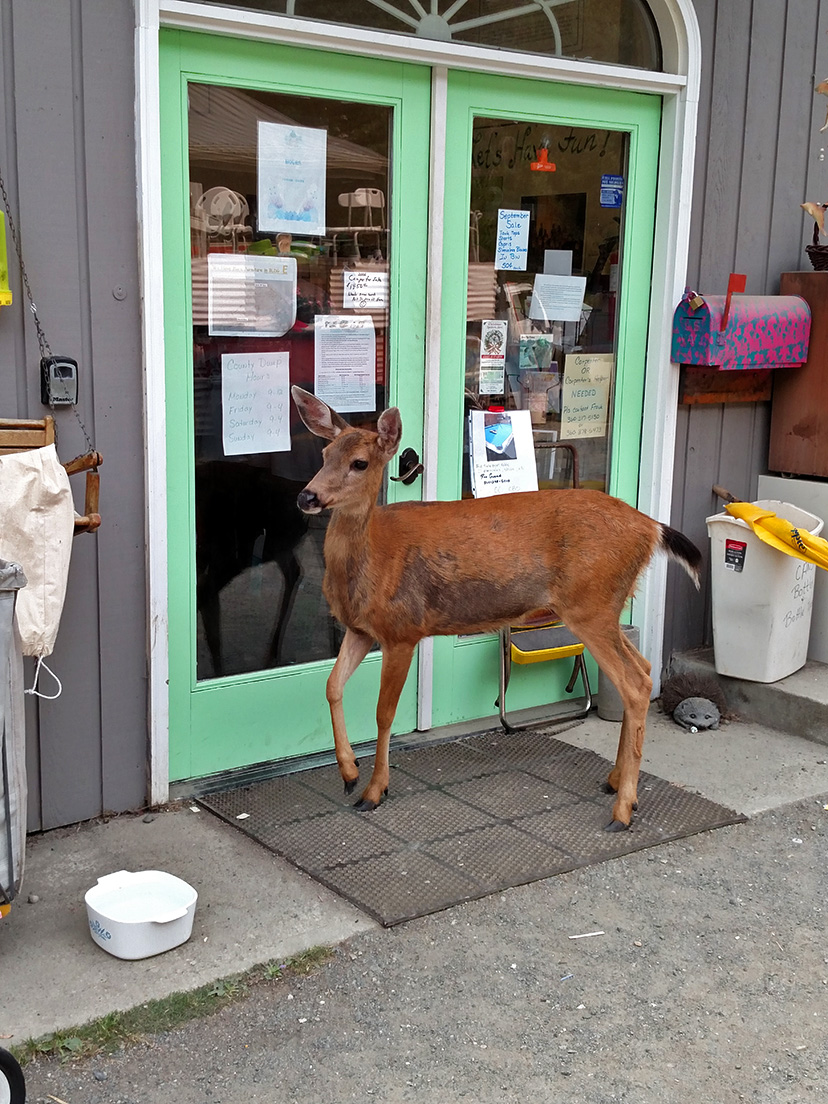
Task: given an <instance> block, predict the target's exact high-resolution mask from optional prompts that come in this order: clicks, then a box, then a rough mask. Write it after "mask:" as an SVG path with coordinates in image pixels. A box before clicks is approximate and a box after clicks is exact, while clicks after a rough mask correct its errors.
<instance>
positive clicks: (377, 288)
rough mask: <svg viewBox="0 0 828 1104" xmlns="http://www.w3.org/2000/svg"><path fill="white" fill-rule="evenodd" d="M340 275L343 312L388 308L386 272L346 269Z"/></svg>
mask: <svg viewBox="0 0 828 1104" xmlns="http://www.w3.org/2000/svg"><path fill="white" fill-rule="evenodd" d="M342 275H343V285H342V306H343V307H344V309H345V310H382V309H383V308H384V307H387V306H388V272H387V271H382V270H380V269H377V270H376V271H372V270H371V269H350V268H346V269H345V271H344V272H343V274H342Z"/></svg>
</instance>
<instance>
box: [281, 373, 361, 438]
mask: <svg viewBox="0 0 828 1104" xmlns="http://www.w3.org/2000/svg"><path fill="white" fill-rule="evenodd" d="M290 393H291V395H293V401H294V402H295V403H296V409H297V410H298V411H299V417H300V418H301V419H302V421H303V422H304V423H305V425H306V426H307V427H308V429H309V430H310V431H311V433H315V434H316V436H317V437H324V438H325V439H326V440H327V441H333V439H334V437H338V436H339V435H340V433H342V431H343V430H345V429H349V428H350V427H349V425H348V423H347V422H346V421H345V419H344V418H340V416H339V415H338V414H337V412H336V411H335V410H334V409H333V407H330V406H328V404H327V403H324V402H322V400H321V399H317V397H316V395H311V393H310V392H309V391H303V390H302V388H301V387H296V386H295V385H294V386H293V387H291V389H290Z"/></svg>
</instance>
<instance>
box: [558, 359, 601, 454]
mask: <svg viewBox="0 0 828 1104" xmlns="http://www.w3.org/2000/svg"><path fill="white" fill-rule="evenodd" d="M614 366H615V356H614V355H613V354H612V353H569V354H568V355H567V357H566V358H565V360H564V372H563V384H562V386H561V428H560V435H561V439H562V440H566V439H567V438H583V437H603V436H604V434H605V433H606V432H607V420H608V418H609V401H610V388H611V385H612V373H613V368H614Z"/></svg>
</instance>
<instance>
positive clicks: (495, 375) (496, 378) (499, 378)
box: [480, 321, 508, 395]
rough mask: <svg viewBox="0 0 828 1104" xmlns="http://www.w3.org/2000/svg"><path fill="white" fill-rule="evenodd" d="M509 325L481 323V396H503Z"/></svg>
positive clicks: (493, 322) (504, 323) (494, 322)
mask: <svg viewBox="0 0 828 1104" xmlns="http://www.w3.org/2000/svg"><path fill="white" fill-rule="evenodd" d="M507 326H508V323H506V322H499V321H489V322H481V323H480V328H481V336H480V394H481V395H502V394H503V393H504V392H503V389H504V377H505V372H506V330H507Z"/></svg>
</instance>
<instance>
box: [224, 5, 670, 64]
mask: <svg viewBox="0 0 828 1104" xmlns="http://www.w3.org/2000/svg"><path fill="white" fill-rule="evenodd" d="M211 2H213V3H216V4H218V5H219V6H220V7H232V8H235V7H243V8H254V9H256V10H257V11H264V12H274V13H277V14H279V15H295V16H298V17H300V18H302V19H318V20H321V21H324V22H330V23H340V24H346V25H350V26H351V27H370V28H371V29H372V30H378V31H391V32H392V33H394V32H396V33H398V34H407V35H416V36H417V37H418V38H431V39H436V40H438V41H443V42H464V43H468V44H469V45H472V46H493V47H495V48H500V49H504V50H523V51H526V52H527V53H532V54H546V55H549V56H552V57H554V56H562V57H571V58H584V59H588V60H590V61H607V62H618V63H620V64H621V65H635V66H638V67H640V68H642V69H660V68H661V48H660V42H659V37H658V32H657V30H656V27H655V23H654V21H653V17H652V13H651V12H650V9H649V7H648V5H647V3H646V2H645V0H545V2H543V3H527V2H526V0H430V3H428V4H424V3H415V2H414V0H350V3H348V4H343V3H342V0H244V2H243V3H238V0H211Z"/></svg>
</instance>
